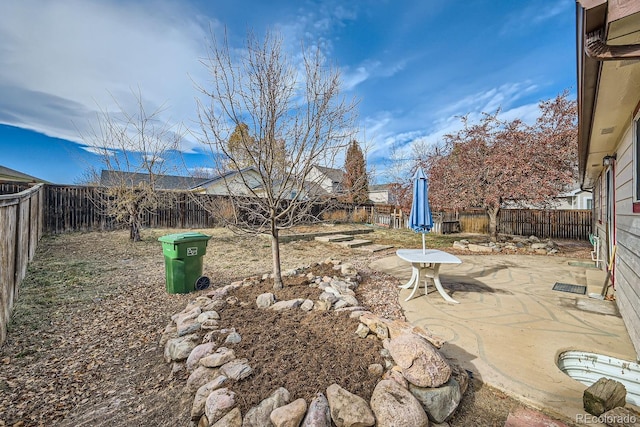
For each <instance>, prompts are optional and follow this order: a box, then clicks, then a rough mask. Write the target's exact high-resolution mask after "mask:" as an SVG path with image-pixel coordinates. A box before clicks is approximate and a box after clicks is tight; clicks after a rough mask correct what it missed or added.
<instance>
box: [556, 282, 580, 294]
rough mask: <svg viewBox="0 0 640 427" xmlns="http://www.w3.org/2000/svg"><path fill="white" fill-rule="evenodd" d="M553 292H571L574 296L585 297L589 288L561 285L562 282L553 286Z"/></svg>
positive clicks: (567, 284)
mask: <svg viewBox="0 0 640 427" xmlns="http://www.w3.org/2000/svg"><path fill="white" fill-rule="evenodd" d="M553 290H554V291H560V292H569V293H572V294H580V295H584V294H586V293H587V287H586V286H584V285H571V284H569V283H560V282H556V284H555V285H553Z"/></svg>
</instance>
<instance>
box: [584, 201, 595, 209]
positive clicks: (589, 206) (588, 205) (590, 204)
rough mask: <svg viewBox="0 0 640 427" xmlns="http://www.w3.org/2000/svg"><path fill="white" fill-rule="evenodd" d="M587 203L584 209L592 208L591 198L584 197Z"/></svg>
mask: <svg viewBox="0 0 640 427" xmlns="http://www.w3.org/2000/svg"><path fill="white" fill-rule="evenodd" d="M584 201H585V202H586V203H587V206H586V207H585V209H589V210H591V209H593V199H585V200H584Z"/></svg>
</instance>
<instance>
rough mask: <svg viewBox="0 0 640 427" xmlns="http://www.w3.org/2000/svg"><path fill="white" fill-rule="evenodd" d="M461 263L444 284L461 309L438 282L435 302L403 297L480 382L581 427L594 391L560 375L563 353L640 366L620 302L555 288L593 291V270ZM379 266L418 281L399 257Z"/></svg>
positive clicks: (513, 258) (513, 262)
mask: <svg viewBox="0 0 640 427" xmlns="http://www.w3.org/2000/svg"><path fill="white" fill-rule="evenodd" d="M459 258H460V259H461V260H462V264H459V265H442V268H441V275H440V278H441V281H442V284H443V287H444V288H445V290H446V291H447V292H448V293H449V294H450V295H451V296H452V297H453V298H455V299H456V300H457V301H459V302H460V304H450V303H447V302H446V301H444V300H443V299H442V298H441V297H440V295H439V294H438V293H437V292H436V291H435V288H434V287H433V284H432V283H431V282H429V285H428V291H429V294H428V295H427V296H425V295H424V291H423V290H422V289H421V290H420V291H419V292H418V293H417V296H416V297H414V298H413V299H411V300H410V301H408V302H404V298H406V297H407V296H408V292H409V291H408V290H400V297H399V299H400V301H401V304H402V306H403V308H404V310H405V315H406V317H407V320H408V321H409V322H411V323H413V324H415V325H418V326H422V327H424V328H426V329H428V330H430V331H431V332H433V333H435V334H437V335H439V336H441V337H442V338H444V339H445V340H446V341H447V343H446V344H445V345H444V346H443V347H442V352H443V353H444V354H445V355H446V356H447V357H449V358H451V359H455V360H457V361H458V363H459V364H460V365H461V366H463V367H464V368H465V369H468V370H470V371H472V372H473V374H474V377H475V378H477V379H479V380H480V381H482V382H484V383H487V384H489V385H491V386H494V387H496V388H498V389H500V390H502V391H504V392H505V393H507V394H509V395H512V396H514V397H516V398H518V399H520V400H521V401H523V402H525V403H528V404H530V405H532V406H534V407H537V408H539V409H544V410H545V411H547V412H550V413H552V414H555V415H557V416H560V417H564V418H565V419H567V420H573V421H574V422H575V421H576V420H577V419H580V418H579V417H578V414H582V415H584V414H585V412H584V410H583V408H582V395H583V392H584V390H585V389H586V388H587V386H585V385H583V384H581V383H580V382H578V381H576V380H573V379H572V378H570V377H568V376H567V375H566V374H564V373H563V372H562V371H560V369H559V368H558V367H557V365H556V360H557V358H558V355H559V354H560V353H562V352H564V351H567V350H584V351H589V352H595V353H601V354H607V355H611V356H614V357H617V358H620V359H624V360H629V361H635V359H636V353H635V350H634V348H633V345H632V344H631V341H630V339H629V336H628V334H627V330H626V328H625V325H624V323H623V321H622V319H621V318H620V317H619V316H618V315H617V310H615V303H612V302H609V301H599V300H595V299H590V298H589V296H588V295H578V294H571V293H567V292H559V291H554V290H552V287H553V285H554V284H555V283H556V282H562V283H572V284H579V285H586V284H587V274H586V269H587V268H586V267H585V266H579V265H577V266H576V265H569V261H571V260H569V259H567V258H560V257H545V256H535V255H477V256H473V255H471V256H460V257H459ZM574 261H575V260H574ZM371 268H373V269H375V270H378V271H383V272H386V273H388V274H391V275H392V276H394V277H396V278H398V279H399V281H400V282H401V283H404V282H406V281H407V280H408V279H409V277H410V276H411V267H410V265H409V264H408V263H407V262H404V261H402V260H401V259H400V258H398V257H397V256H390V257H386V258H383V259H380V260H377V261H375V262H373V263H372V264H371ZM601 283H602V282H601ZM590 290H591V289H590ZM596 425H597V424H596Z"/></svg>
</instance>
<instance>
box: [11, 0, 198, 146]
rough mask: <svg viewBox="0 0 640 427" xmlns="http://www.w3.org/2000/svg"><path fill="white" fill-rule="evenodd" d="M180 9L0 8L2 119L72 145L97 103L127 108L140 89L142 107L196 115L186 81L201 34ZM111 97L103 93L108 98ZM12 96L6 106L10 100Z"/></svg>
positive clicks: (84, 1) (156, 5)
mask: <svg viewBox="0 0 640 427" xmlns="http://www.w3.org/2000/svg"><path fill="white" fill-rule="evenodd" d="M186 13H187V8H186V7H184V6H183V5H182V4H180V5H178V4H174V5H171V4H168V3H165V2H163V1H151V2H148V1H145V2H136V3H132V2H126V3H123V2H116V1H97V0H58V1H55V2H41V1H36V0H19V1H18V0H15V1H8V2H3V3H2V5H0V53H2V55H0V82H2V85H0V99H2V100H4V102H3V101H0V122H1V123H4V124H9V125H14V126H20V127H27V128H30V129H33V130H36V131H39V132H42V133H44V134H46V135H50V136H56V137H60V138H64V139H70V140H75V141H78V140H79V139H80V138H79V131H83V130H85V129H86V126H87V123H88V121H89V120H91V119H93V118H94V114H95V111H96V109H97V106H99V107H100V108H102V109H106V110H112V109H113V108H114V103H113V100H112V99H111V95H113V97H114V98H115V99H117V100H118V101H120V102H122V103H123V104H124V105H123V107H124V108H125V109H128V108H132V107H134V105H132V104H128V102H129V101H130V100H131V98H132V97H131V96H130V95H131V94H130V91H131V89H136V90H137V88H139V89H140V91H141V93H142V95H143V97H144V98H145V102H147V103H148V104H149V105H148V106H147V108H150V109H155V108H157V107H158V106H159V105H161V104H163V103H166V105H167V107H168V110H170V111H171V117H169V116H168V113H167V116H166V117H163V118H166V119H168V120H173V121H183V120H188V119H189V118H192V117H194V111H195V106H194V100H193V97H194V90H193V85H192V82H191V80H190V78H189V75H193V76H199V75H202V74H203V71H204V69H203V67H202V66H201V65H200V64H199V63H198V58H199V57H202V54H203V50H202V49H203V47H204V40H205V37H206V33H205V31H204V30H203V28H202V26H201V25H200V24H199V23H198V22H197V21H195V20H193V19H189V18H187V17H186ZM110 94H111V95H110ZM8 98H10V100H8Z"/></svg>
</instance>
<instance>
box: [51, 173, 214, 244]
mask: <svg viewBox="0 0 640 427" xmlns="http://www.w3.org/2000/svg"><path fill="white" fill-rule="evenodd" d="M101 191H103V189H101V188H99V187H82V186H61V185H48V186H47V187H46V191H45V224H44V226H45V227H44V229H45V231H46V232H48V233H54V234H57V233H64V232H68V231H89V230H113V229H115V228H117V227H118V226H119V225H118V224H117V223H116V222H115V221H114V220H113V218H111V217H109V216H108V215H107V214H106V207H105V205H104V195H103V194H101ZM159 196H160V198H161V202H160V208H158V209H157V210H156V211H155V212H147V213H146V214H145V216H144V218H143V226H145V227H158V228H209V227H213V226H214V225H215V223H214V220H213V217H212V216H211V215H210V214H209V212H207V209H206V208H205V207H207V206H209V205H210V204H211V203H213V201H214V200H215V199H216V198H218V197H220V196H213V195H208V194H189V193H186V192H173V191H165V192H160V195H159ZM163 199H164V200H163Z"/></svg>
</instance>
